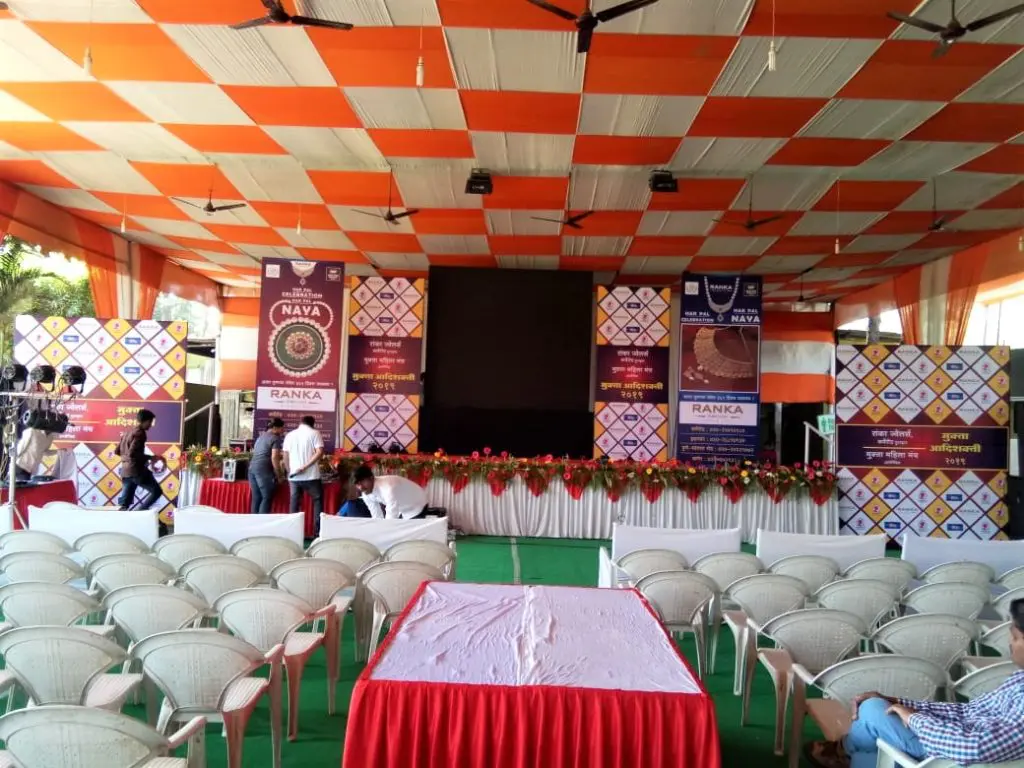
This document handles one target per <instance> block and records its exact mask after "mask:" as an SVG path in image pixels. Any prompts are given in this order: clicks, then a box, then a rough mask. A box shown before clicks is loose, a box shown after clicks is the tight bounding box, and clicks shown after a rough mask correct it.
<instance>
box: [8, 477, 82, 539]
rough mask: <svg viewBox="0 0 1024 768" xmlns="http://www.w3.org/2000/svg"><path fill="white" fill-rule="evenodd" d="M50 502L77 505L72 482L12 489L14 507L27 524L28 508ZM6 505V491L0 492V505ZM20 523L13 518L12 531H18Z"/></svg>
mask: <svg viewBox="0 0 1024 768" xmlns="http://www.w3.org/2000/svg"><path fill="white" fill-rule="evenodd" d="M51 501H66V502H69V503H70V504H77V503H78V489H77V488H76V487H75V482H74V480H54V481H53V482H50V483H40V484H39V485H30V486H27V487H25V488H21V487H16V488H15V489H14V506H16V507H17V508H18V511H19V512H21V516H22V517H24V518H25V522H26V523H27V522H28V508H29V507H41V506H43V505H44V504H49V503H50V502H51ZM6 503H7V489H6V488H4V489H2V490H0V504H6ZM20 528H21V522H20V521H19V520H18V518H17V516H15V517H14V529H15V530H19V529H20Z"/></svg>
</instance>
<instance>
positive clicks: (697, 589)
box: [636, 571, 718, 678]
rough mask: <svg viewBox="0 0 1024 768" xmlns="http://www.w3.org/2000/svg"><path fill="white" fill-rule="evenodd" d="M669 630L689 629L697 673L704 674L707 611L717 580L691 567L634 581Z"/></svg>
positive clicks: (705, 665) (676, 631)
mask: <svg viewBox="0 0 1024 768" xmlns="http://www.w3.org/2000/svg"><path fill="white" fill-rule="evenodd" d="M636 588H637V590H638V591H639V592H640V594H642V595H643V596H644V597H646V598H647V599H648V600H649V601H650V603H651V605H652V606H653V607H654V610H655V611H657V613H658V616H660V617H661V620H662V622H663V623H664V624H665V627H666V628H667V629H668V631H669V633H670V634H671V635H672V636H673V637H675V636H676V635H681V634H684V633H686V632H692V633H693V635H694V638H695V639H696V642H697V676H698V677H700V678H703V677H704V676H705V674H707V665H708V651H707V635H708V614H709V612H710V610H711V605H712V603H714V602H715V600H716V599H717V598H718V584H716V583H715V581H714V579H712V578H711V577H710V576H705V575H704V574H702V573H696V572H694V571H658V572H657V573H651V574H648V575H647V576H644V577H643V578H642V579H640V581H638V582H637V584H636Z"/></svg>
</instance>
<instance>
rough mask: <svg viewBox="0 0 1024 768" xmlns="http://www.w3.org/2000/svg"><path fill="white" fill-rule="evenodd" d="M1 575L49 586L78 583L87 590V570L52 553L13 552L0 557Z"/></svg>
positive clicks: (17, 580) (15, 580)
mask: <svg viewBox="0 0 1024 768" xmlns="http://www.w3.org/2000/svg"><path fill="white" fill-rule="evenodd" d="M0 573H3V575H4V576H6V577H7V580H8V581H10V582H12V583H15V582H19V581H45V582H47V583H49V584H68V583H70V582H76V583H77V585H79V586H81V587H82V588H83V589H84V588H85V569H84V568H83V567H82V566H81V565H79V564H78V563H76V562H75V561H74V560H71V559H70V558H67V557H64V555H58V554H53V553H50V552H12V553H11V554H8V555H4V556H3V557H0Z"/></svg>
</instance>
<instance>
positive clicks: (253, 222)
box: [0, 0, 1024, 300]
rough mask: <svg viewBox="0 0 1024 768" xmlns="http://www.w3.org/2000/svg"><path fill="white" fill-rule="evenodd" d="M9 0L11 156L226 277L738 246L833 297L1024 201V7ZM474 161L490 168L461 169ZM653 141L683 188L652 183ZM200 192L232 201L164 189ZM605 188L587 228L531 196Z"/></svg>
mask: <svg viewBox="0 0 1024 768" xmlns="http://www.w3.org/2000/svg"><path fill="white" fill-rule="evenodd" d="M559 1H560V4H561V5H562V6H563V7H565V8H567V9H569V10H571V11H573V12H576V13H579V12H582V11H583V10H584V8H585V2H586V0H559ZM615 2H616V0H593V8H594V9H595V10H601V9H604V8H607V7H609V6H610V5H612V4H614V3H615ZM8 4H9V8H10V9H9V11H7V12H0V179H3V180H7V181H10V182H13V183H16V184H18V185H21V186H23V187H25V188H26V189H28V190H30V191H31V192H32V193H34V194H36V195H38V196H40V197H42V198H44V199H46V200H48V201H50V202H52V203H55V204H57V205H58V206H60V207H62V208H65V209H68V210H70V211H72V212H73V213H75V214H76V215H78V216H81V217H84V218H87V219H90V220H92V221H94V222H98V223H100V224H102V225H103V226H105V227H107V228H109V229H111V230H114V231H117V230H118V229H119V227H120V224H121V220H122V217H123V216H126V225H127V234H126V236H127V237H128V238H129V239H131V240H135V241H139V242H142V243H146V244H148V245H150V246H153V247H155V248H156V249H158V250H160V251H161V252H163V253H165V254H166V255H168V256H169V257H171V258H172V259H174V260H175V261H177V262H178V263H180V264H182V265H183V266H185V267H187V268H189V269H192V270H195V271H197V272H200V273H202V274H204V275H207V276H208V277H210V278H213V279H214V280H216V281H218V282H221V283H224V284H226V285H229V286H235V287H250V286H255V285H256V284H257V275H258V273H259V264H258V262H259V260H260V259H261V258H263V257H265V256H283V257H290V258H299V259H301V258H307V259H329V260H336V261H341V262H345V264H346V266H347V269H348V270H349V271H350V273H354V274H372V273H374V272H377V271H384V272H390V271H402V272H406V273H408V272H419V271H424V270H426V269H427V268H428V267H429V266H430V265H467V266H485V267H504V268H508V267H512V268H515V267H527V268H550V269H583V270H593V271H596V272H598V273H599V279H615V280H619V281H622V282H641V283H643V282H649V283H653V284H659V283H671V282H674V281H676V280H678V276H679V273H680V272H681V271H682V270H684V269H691V270H694V271H729V272H732V271H746V272H751V273H758V274H763V275H764V277H765V283H766V286H767V289H766V290H767V295H768V298H769V300H771V299H776V300H788V299H793V298H796V297H797V296H798V295H799V292H800V284H799V279H798V278H799V276H800V275H801V273H804V272H805V271H806V274H804V275H803V283H804V291H805V293H806V294H807V295H808V296H811V295H813V296H814V297H815V298H819V299H831V298H836V297H839V296H842V295H844V294H846V293H849V292H852V291H856V290H859V289H861V288H863V287H865V286H870V285H872V284H874V283H876V282H879V281H881V280H884V279H886V278H888V277H891V276H892V275H893V274H896V273H899V272H900V271H903V270H905V269H907V268H909V267H910V266H912V265H917V264H920V263H924V262H926V261H929V260H932V259H935V258H939V257H942V256H945V255H948V254H950V253H953V252H955V251H958V250H962V249H964V248H966V247H969V246H972V245H975V244H978V243H981V242H985V241H988V240H991V239H994V238H996V237H999V236H1002V235H1004V234H1006V233H1007V232H1009V231H1012V230H1015V229H1017V228H1020V227H1021V226H1022V225H1024V218H1022V216H1024V213H1022V203H1024V183H1022V179H1024V53H1022V44H1024V17H1022V16H1018V17H1016V18H1014V19H1011V20H1009V21H1006V22H1003V23H1000V24H996V25H994V26H992V27H990V28H988V29H986V30H984V31H982V32H979V33H975V34H972V35H971V36H969V38H968V39H967V40H966V41H962V42H958V43H957V44H955V45H954V46H953V48H952V50H951V51H950V52H949V53H948V55H946V56H945V57H942V58H932V51H933V49H934V42H933V41H931V40H929V39H928V38H927V35H926V34H925V33H920V32H918V31H917V30H914V29H911V28H908V27H906V26H901V25H898V24H897V23H896V22H894V21H891V20H890V19H888V18H887V17H886V15H885V12H886V11H889V10H891V11H899V12H903V13H917V14H919V15H921V16H922V17H923V18H926V19H929V20H933V21H936V22H939V23H945V22H946V20H947V19H948V17H949V2H948V0H926V1H925V2H919V0H827V1H826V0H775V2H772V0H756V2H755V0H661V2H659V3H658V4H656V5H653V6H650V7H648V8H646V9H643V10H641V11H639V12H637V13H634V14H630V15H628V16H625V17H622V18H621V19H618V20H616V21H613V22H611V23H607V24H602V25H601V26H600V27H599V28H598V31H597V33H596V35H595V36H594V40H593V46H592V49H591V51H590V53H588V54H577V53H576V50H575V40H576V36H575V33H574V31H573V27H572V23H571V22H567V21H563V20H562V19H560V18H558V17H557V16H554V15H552V14H549V13H545V12H544V11H542V10H540V9H538V8H535V7H533V6H531V5H529V4H528V3H527V2H526V0H305V1H304V2H303V0H285V7H286V9H287V10H289V11H290V12H301V13H304V14H306V15H310V16H316V17H319V18H324V19H332V20H339V21H347V22H351V23H353V24H354V25H355V29H353V30H352V31H349V32H343V31H334V30H329V29H306V28H297V27H288V26H280V27H278V26H273V27H262V28H259V29H250V30H245V31H235V30H232V29H230V28H229V26H228V25H230V24H233V23H237V22H240V21H243V20H246V19H250V18H253V17H257V16H260V15H262V14H263V13H264V9H263V6H262V4H261V3H260V0H9V3H8ZM1010 4H1011V3H1010V0H964V1H963V2H961V3H959V15H960V17H961V19H962V20H963V21H965V22H967V21H970V20H971V19H973V18H977V17H980V16H983V15H987V14H989V13H993V12H995V11H998V10H1002V9H1004V8H1006V7H1008V6H1009V5H1010ZM296 5H298V8H297V7H296ZM773 8H774V12H773ZM773 16H774V20H773ZM773 26H774V34H775V35H776V36H777V37H776V45H777V50H778V66H777V70H776V71H774V72H770V71H768V68H767V56H768V48H769V41H770V39H771V35H772V30H773ZM86 48H89V50H90V52H91V58H92V66H91V71H90V73H87V72H86V71H85V69H84V68H83V57H84V54H85V50H86ZM420 56H422V57H423V60H424V86H425V87H422V88H418V87H416V69H417V60H418V58H419V57H420ZM474 167H485V168H488V169H490V170H491V172H492V173H493V175H494V193H493V194H492V195H490V196H486V197H480V196H473V195H467V194H465V193H464V186H465V182H466V178H467V176H468V175H469V172H470V170H471V169H472V168H474ZM655 168H668V169H671V170H672V171H674V172H675V174H676V175H677V178H679V182H680V188H679V192H678V193H677V194H652V193H651V192H650V191H649V190H648V176H649V173H650V171H651V170H653V169H655ZM392 174H393V179H394V205H395V209H396V210H399V211H401V210H404V208H405V207H406V206H408V207H414V208H418V209H420V213H419V214H417V215H416V216H414V217H411V218H406V219H403V220H401V222H400V223H399V224H397V225H391V224H388V223H386V222H385V221H383V220H382V219H379V218H375V217H373V216H367V215H364V213H361V212H360V211H362V212H366V211H373V212H376V213H382V212H383V210H384V208H385V207H386V205H387V195H388V182H389V178H390V177H391V176H392ZM751 177H753V179H754V184H753V191H752V195H753V200H752V207H753V211H754V215H755V216H756V217H758V218H760V217H767V216H772V215H776V214H778V215H780V216H781V218H779V219H778V220H776V221H774V222H772V223H771V224H768V225H766V226H764V227H762V228H760V229H758V230H756V231H755V232H747V231H746V230H745V229H743V228H742V227H739V226H736V223H737V222H742V221H743V220H745V218H746V214H747V207H748V200H749V198H748V195H750V194H751V184H750V179H751ZM933 180H934V182H935V186H934V187H933ZM211 191H212V196H213V199H214V202H215V203H218V204H227V203H234V202H246V203H248V206H247V207H245V208H242V209H239V210H235V211H231V212H227V213H218V214H215V215H207V214H205V213H203V212H202V211H201V210H199V209H197V208H195V207H191V206H189V205H187V204H183V203H181V202H176V201H175V200H172V198H173V197H178V198H182V199H184V200H186V201H189V202H192V203H195V204H197V205H202V204H204V203H205V202H206V199H207V197H208V195H210V194H211ZM933 195H934V200H935V202H936V207H937V209H938V211H939V214H940V215H941V216H944V217H946V218H947V219H948V221H949V226H948V229H946V230H945V231H935V232H931V231H929V224H930V223H931V222H932V221H933V215H932V208H933ZM591 209H592V210H594V211H596V213H595V214H594V215H592V216H591V217H590V218H588V219H587V220H586V221H585V222H584V227H583V229H581V230H574V229H570V228H566V227H563V226H561V225H560V224H558V223H548V222H542V221H536V220H534V218H532V217H534V216H539V217H546V218H556V219H557V218H559V217H561V216H563V215H565V212H567V211H570V212H579V211H585V210H591ZM718 219H725V221H716V220H718ZM300 221H301V234H300V233H299V231H297V229H298V226H297V225H298V224H299V222H300ZM837 237H838V239H839V241H840V246H841V250H840V252H839V253H838V254H837V253H835V252H834V243H835V240H836V238H837Z"/></svg>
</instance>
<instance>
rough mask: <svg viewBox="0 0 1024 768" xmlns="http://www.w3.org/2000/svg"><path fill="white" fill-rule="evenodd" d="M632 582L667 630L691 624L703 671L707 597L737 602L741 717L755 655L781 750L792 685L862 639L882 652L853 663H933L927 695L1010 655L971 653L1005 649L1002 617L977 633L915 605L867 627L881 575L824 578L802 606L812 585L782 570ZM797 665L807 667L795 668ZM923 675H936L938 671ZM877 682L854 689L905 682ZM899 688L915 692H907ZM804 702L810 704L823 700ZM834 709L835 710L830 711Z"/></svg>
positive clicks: (815, 679) (821, 680) (819, 681)
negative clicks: (721, 582) (722, 579)
mask: <svg viewBox="0 0 1024 768" xmlns="http://www.w3.org/2000/svg"><path fill="white" fill-rule="evenodd" d="M636 587H637V589H638V590H639V591H640V592H641V593H642V594H644V595H645V597H647V599H648V600H649V601H650V602H651V604H652V605H653V607H654V608H655V609H656V610H657V611H658V613H659V615H660V616H661V618H662V620H663V621H664V622H665V624H666V626H667V627H668V628H669V630H670V631H672V632H673V633H678V632H686V631H692V632H693V633H694V635H695V637H696V641H697V642H696V644H697V657H698V669H699V670H700V671H701V672H703V669H704V667H705V666H706V657H707V651H706V636H707V634H708V632H709V630H710V626H709V619H710V614H711V613H712V610H713V606H714V605H715V604H716V603H719V602H720V601H721V600H722V599H723V598H724V599H725V600H727V601H729V602H731V603H733V604H735V605H737V606H738V608H739V609H740V610H735V611H726V614H725V618H726V621H727V622H728V623H729V624H730V627H732V628H733V630H734V632H735V634H736V635H737V638H738V639H737V653H736V661H737V664H736V672H735V675H736V680H735V685H736V692H737V693H740V694H741V695H742V696H743V708H742V713H743V714H742V721H743V722H745V721H746V715H747V711H748V709H749V701H750V692H751V688H752V681H753V675H754V670H755V668H756V664H757V661H758V660H760V661H761V663H762V664H763V665H764V666H765V667H766V669H767V671H768V672H769V674H770V675H771V677H772V680H773V682H774V684H775V689H776V728H775V750H776V753H777V754H783V752H784V724H785V716H786V710H787V705H788V701H789V695H790V694H789V690H790V686H791V685H793V686H806V685H815V686H817V687H823V686H824V685H825V682H827V681H828V679H829V677H828V675H826V672H827V671H828V670H829V669H830V668H831V667H832V666H834V665H836V664H840V663H843V662H844V660H846V659H848V658H849V657H851V656H856V655H858V654H859V653H860V651H861V648H862V647H863V646H865V645H866V646H867V647H869V648H872V649H876V650H882V651H887V652H888V653H886V654H884V656H882V655H871V656H866V657H864V658H866V659H868V660H869V661H866V662H862V663H861V665H860V666H857V667H855V669H858V670H861V669H872V668H873V667H871V665H872V664H877V665H878V668H879V669H881V670H887V674H889V671H891V670H892V669H893V667H892V665H891V663H890V659H892V658H893V656H894V655H895V656H899V657H901V658H905V659H912V660H915V661H919V662H921V663H922V664H924V665H926V666H925V667H921V666H920V665H916V666H915V665H911V669H912V670H917V672H918V673H920V670H921V669H926V670H930V671H931V672H934V670H939V671H940V673H941V684H938V683H937V684H936V687H935V689H934V690H932V692H931V694H929V697H930V696H933V695H935V694H936V693H947V692H949V691H957V690H959V688H958V687H957V686H958V685H959V684H953V683H951V681H950V677H949V673H950V671H951V670H952V669H954V668H958V669H959V670H962V671H963V672H964V673H972V674H968V677H967V678H965V679H970V680H978V679H982V678H984V679H986V680H988V679H990V678H989V677H986V676H984V675H982V674H980V673H982V672H983V671H984V670H985V669H987V668H988V667H991V666H994V665H995V666H997V668H998V670H997V672H991V673H985V674H986V675H997V676H998V675H1002V677H1000V678H999V679H1000V680H1001V679H1005V677H1006V675H1007V674H1009V673H1010V672H1011V671H1012V667H1013V665H1012V663H1009V662H1007V661H1006V660H1004V659H1001V658H989V657H969V656H967V654H968V653H969V652H970V651H971V649H972V647H973V645H974V644H975V643H976V642H978V641H980V642H981V643H982V644H983V645H984V646H986V647H989V648H991V649H993V650H996V651H998V652H1002V653H1003V654H1004V655H1005V654H1007V651H1008V648H1009V635H1010V623H1009V622H1008V621H1007V622H1004V623H1002V624H999V625H997V626H996V627H994V628H991V629H988V630H987V631H985V633H984V634H982V627H981V626H980V625H979V624H978V623H976V622H974V621H972V620H969V619H966V618H963V617H959V616H952V615H948V614H937V613H921V614H915V615H909V616H905V617H903V618H898V619H895V620H893V621H891V622H888V623H886V624H884V625H882V626H880V627H878V628H877V629H874V630H873V628H874V627H875V626H876V623H877V622H878V621H880V620H881V618H882V617H883V616H884V615H886V614H887V613H888V610H889V607H890V606H891V605H892V603H893V602H894V601H895V600H896V588H895V587H894V586H893V585H890V584H887V583H885V582H881V581H878V580H862V579H851V580H847V581H841V582H834V583H832V584H828V585H826V586H824V587H823V588H822V589H821V590H819V592H818V593H817V594H816V596H815V597H816V598H817V605H819V606H822V607H816V608H805V607H804V606H805V605H806V603H807V598H808V592H807V588H806V585H805V584H804V583H803V582H801V581H799V580H798V579H796V578H794V577H792V576H786V575H780V574H755V575H752V576H746V577H742V578H740V579H739V580H737V581H735V582H733V583H732V584H731V585H729V587H727V589H726V590H725V592H724V593H722V592H720V591H719V588H718V585H717V584H716V583H715V582H714V580H713V579H711V578H710V577H709V576H707V575H705V574H702V573H699V572H695V571H682V570H676V571H659V572H655V573H653V574H648V575H646V576H644V577H643V578H641V579H640V581H639V582H637V584H636ZM859 587H866V588H867V589H866V590H864V591H862V592H861V595H860V597H861V598H866V600H858V599H856V598H857V595H856V591H857V589H858V588H859ZM851 597H853V598H854V599H853V600H851V599H850V598H851ZM872 600H875V602H873V603H872ZM872 630H873V631H872ZM759 638H765V639H767V640H769V641H771V642H772V643H774V645H775V647H774V648H759V647H758V639H759ZM871 659H875V661H870V660H871ZM1000 662H1002V663H1000ZM798 666H799V668H800V669H801V670H802V673H803V677H799V676H798V677H794V674H795V670H796V669H797V667H798ZM897 677H898V676H897ZM926 677H927V679H932V680H939V679H940V677H938V676H936V675H934V674H931V676H930V677H928V676H926ZM798 678H799V679H798ZM880 686H882V683H881V682H880V683H879V684H878V685H874V686H869V687H865V688H862V689H861V690H860V691H854V692H853V693H854V694H856V693H859V692H861V691H866V690H882V691H886V692H889V691H892V694H891V695H897V694H898V693H899V690H902V689H899V685H897V684H896V683H891V684H889V685H888V687H885V686H882V687H880ZM898 689H899V690H898ZM900 695H907V696H908V697H911V696H910V694H909V693H903V694H900ZM805 699H806V697H804V699H802V700H801V702H799V703H798V705H797V707H796V711H795V713H794V725H793V729H794V740H798V739H799V732H798V724H799V731H802V727H803V726H802V723H803V717H804V710H805V709H807V706H805V705H804V703H803V701H804V700H805ZM808 706H810V710H813V708H814V707H815V706H820V705H808ZM800 707H804V709H800ZM810 710H808V711H810ZM812 714H813V711H812ZM832 715H833V716H836V712H834V711H833V712H832ZM794 743H795V742H794Z"/></svg>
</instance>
